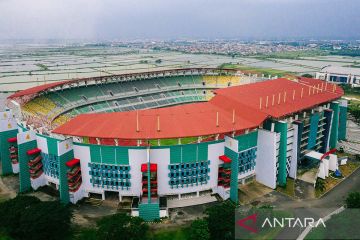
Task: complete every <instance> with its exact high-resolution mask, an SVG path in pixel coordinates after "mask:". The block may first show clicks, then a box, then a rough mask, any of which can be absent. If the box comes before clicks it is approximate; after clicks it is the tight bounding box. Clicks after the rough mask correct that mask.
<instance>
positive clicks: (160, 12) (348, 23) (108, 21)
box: [0, 0, 360, 40]
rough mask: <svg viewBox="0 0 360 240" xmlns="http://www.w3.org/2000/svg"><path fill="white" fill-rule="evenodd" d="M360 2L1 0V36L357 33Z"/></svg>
mask: <svg viewBox="0 0 360 240" xmlns="http://www.w3.org/2000/svg"><path fill="white" fill-rule="evenodd" d="M359 10H360V0H0V39H101V40H134V39H154V40H161V39H164V40H168V39H219V38H220V39H223V38H234V39H245V40H248V39H258V40H265V39H302V38H314V39H360V13H359Z"/></svg>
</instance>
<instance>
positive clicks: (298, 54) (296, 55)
mask: <svg viewBox="0 0 360 240" xmlns="http://www.w3.org/2000/svg"><path fill="white" fill-rule="evenodd" d="M328 54H329V53H328V52H327V51H324V50H320V49H317V50H306V51H293V52H277V53H270V54H260V55H256V56H254V57H255V58H257V59H267V58H278V59H301V58H304V57H318V56H325V55H328Z"/></svg>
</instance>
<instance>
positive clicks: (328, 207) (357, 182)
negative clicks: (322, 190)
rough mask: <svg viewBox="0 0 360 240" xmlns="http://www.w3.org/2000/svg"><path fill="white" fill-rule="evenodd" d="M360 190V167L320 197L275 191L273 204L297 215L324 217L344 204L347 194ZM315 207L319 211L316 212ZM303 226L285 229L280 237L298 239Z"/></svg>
mask: <svg viewBox="0 0 360 240" xmlns="http://www.w3.org/2000/svg"><path fill="white" fill-rule="evenodd" d="M351 191H360V169H357V170H356V171H355V172H354V173H353V174H352V175H351V176H349V177H348V178H346V179H345V180H344V181H342V182H341V183H340V184H339V185H338V186H336V187H335V188H334V189H333V190H331V191H330V192H328V193H327V194H326V195H324V196H323V197H322V198H320V199H310V200H294V199H291V198H289V197H287V196H284V195H282V194H280V193H277V192H273V193H272V194H273V196H272V198H273V199H272V201H273V203H272V205H273V206H275V207H279V208H285V209H291V210H292V212H293V214H294V216H295V217H310V216H312V217H314V218H317V217H324V216H326V215H327V214H329V213H331V212H332V211H334V210H335V209H337V208H339V207H340V206H342V205H343V204H344V200H345V198H346V196H347V194H348V193H349V192H351ZM314 208H316V209H317V210H318V211H316V212H314ZM302 230H303V229H302V228H300V227H299V228H296V229H294V228H291V229H286V228H285V229H284V230H283V231H282V232H281V233H280V234H279V235H278V237H277V238H278V239H289V238H290V239H296V238H297V237H298V236H299V234H300V233H301V232H302Z"/></svg>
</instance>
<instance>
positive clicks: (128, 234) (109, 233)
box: [97, 213, 149, 240]
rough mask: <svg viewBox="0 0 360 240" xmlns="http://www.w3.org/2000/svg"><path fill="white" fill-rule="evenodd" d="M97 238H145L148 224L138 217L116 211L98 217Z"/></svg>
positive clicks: (127, 239)
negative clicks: (109, 214) (116, 212)
mask: <svg viewBox="0 0 360 240" xmlns="http://www.w3.org/2000/svg"><path fill="white" fill-rule="evenodd" d="M97 226H98V230H97V237H98V239H104V240H107V239H109V240H110V239H126V240H136V239H145V237H146V234H147V231H148V229H149V226H148V225H147V224H146V223H145V222H144V220H143V219H141V218H139V217H131V216H128V215H126V214H125V213H118V214H114V215H111V216H107V217H104V218H102V219H100V220H99V221H98V223H97Z"/></svg>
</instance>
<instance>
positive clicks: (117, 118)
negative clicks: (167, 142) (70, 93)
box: [53, 78, 344, 139]
mask: <svg viewBox="0 0 360 240" xmlns="http://www.w3.org/2000/svg"><path fill="white" fill-rule="evenodd" d="M343 93H344V92H343V90H342V89H341V88H340V87H338V86H336V85H334V84H330V83H326V82H324V81H321V80H317V79H309V78H300V79H298V80H297V81H290V80H288V79H282V78H280V79H276V80H269V81H264V82H258V83H253V84H246V85H241V86H236V87H229V88H224V89H219V90H216V91H215V94H216V95H215V97H213V98H212V99H211V100H210V101H208V102H204V103H191V104H184V105H179V106H173V107H166V108H158V109H148V110H139V111H130V112H115V113H96V114H82V115H79V116H77V117H75V118H74V119H72V120H70V121H69V122H67V123H65V124H64V125H62V126H60V127H58V128H56V129H55V130H53V133H57V134H63V135H69V136H80V137H98V138H117V139H162V138H181V137H191V136H206V135H212V134H217V133H229V132H233V131H239V130H245V129H249V128H255V127H258V126H259V125H260V124H261V123H262V122H263V121H264V120H265V119H266V118H268V117H272V118H282V117H285V116H287V115H290V114H292V113H295V112H300V111H302V110H305V109H309V108H312V107H314V106H316V105H319V104H322V103H326V102H329V101H332V100H335V99H338V98H340V97H341V96H342V95H343Z"/></svg>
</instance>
